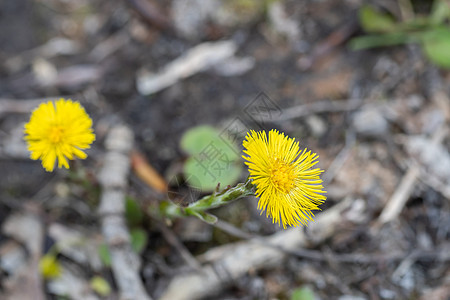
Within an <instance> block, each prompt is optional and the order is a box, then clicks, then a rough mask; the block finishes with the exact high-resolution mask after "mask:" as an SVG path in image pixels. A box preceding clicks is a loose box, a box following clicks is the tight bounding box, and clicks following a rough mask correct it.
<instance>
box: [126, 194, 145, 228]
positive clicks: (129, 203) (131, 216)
mask: <svg viewBox="0 0 450 300" xmlns="http://www.w3.org/2000/svg"><path fill="white" fill-rule="evenodd" d="M125 218H126V220H127V223H128V224H129V225H130V226H131V227H132V226H138V225H140V224H142V221H143V219H144V213H143V212H142V210H141V208H140V207H139V205H138V204H137V202H136V200H135V199H133V198H131V197H126V202H125Z"/></svg>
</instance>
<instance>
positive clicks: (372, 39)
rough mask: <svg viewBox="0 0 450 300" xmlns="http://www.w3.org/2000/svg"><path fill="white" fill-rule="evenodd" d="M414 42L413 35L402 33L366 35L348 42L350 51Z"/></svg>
mask: <svg viewBox="0 0 450 300" xmlns="http://www.w3.org/2000/svg"><path fill="white" fill-rule="evenodd" d="M414 41H416V39H415V37H414V36H413V35H408V34H406V33H402V32H396V33H386V34H379V35H368V36H361V37H357V38H354V39H352V40H351V41H350V44H349V45H350V49H352V50H362V49H368V48H375V47H384V46H395V45H401V44H406V43H410V42H414Z"/></svg>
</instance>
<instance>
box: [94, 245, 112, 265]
mask: <svg viewBox="0 0 450 300" xmlns="http://www.w3.org/2000/svg"><path fill="white" fill-rule="evenodd" d="M97 251H98V255H99V256H100V259H101V261H102V263H103V264H104V265H105V266H107V267H111V254H110V253H109V249H108V246H107V245H106V244H101V245H100V246H99V247H98V249H97Z"/></svg>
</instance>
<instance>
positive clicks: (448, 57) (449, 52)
mask: <svg viewBox="0 0 450 300" xmlns="http://www.w3.org/2000/svg"><path fill="white" fill-rule="evenodd" d="M422 48H423V51H424V53H425V55H426V56H427V57H428V59H429V60H430V61H431V62H432V63H434V64H435V65H437V66H438V67H442V68H446V69H450V29H449V28H446V27H440V28H437V29H434V30H432V31H430V32H427V33H426V34H424V36H423V41H422Z"/></svg>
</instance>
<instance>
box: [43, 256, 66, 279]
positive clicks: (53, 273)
mask: <svg viewBox="0 0 450 300" xmlns="http://www.w3.org/2000/svg"><path fill="white" fill-rule="evenodd" d="M39 269H40V271H41V274H42V276H43V277H44V278H45V279H52V278H57V277H59V276H60V275H61V265H60V264H59V262H58V261H57V260H56V256H55V255H53V254H48V253H47V254H45V255H44V256H43V257H42V258H41V260H40V261H39Z"/></svg>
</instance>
